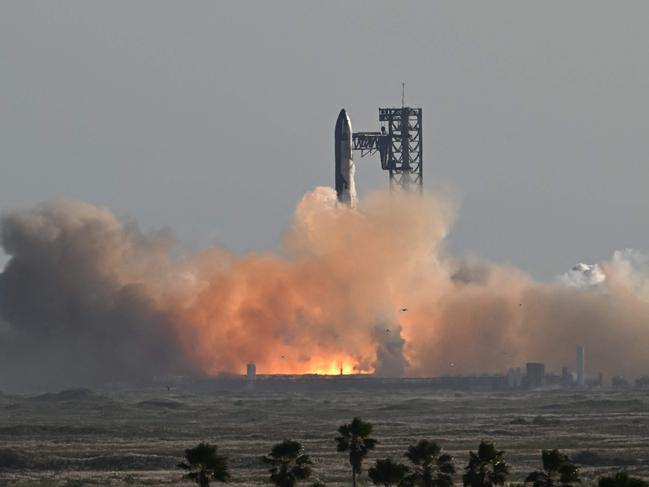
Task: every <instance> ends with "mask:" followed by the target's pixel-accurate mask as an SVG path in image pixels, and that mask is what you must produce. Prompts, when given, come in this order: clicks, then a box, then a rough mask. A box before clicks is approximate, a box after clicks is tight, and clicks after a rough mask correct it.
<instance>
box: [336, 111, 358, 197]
mask: <svg viewBox="0 0 649 487" xmlns="http://www.w3.org/2000/svg"><path fill="white" fill-rule="evenodd" d="M334 145H335V152H336V194H337V195H338V201H339V202H340V203H342V204H345V205H347V206H350V207H354V206H356V184H355V182H354V171H355V167H354V160H353V159H352V123H351V121H350V120H349V117H348V116H347V112H346V111H345V109H344V108H343V109H342V110H340V114H339V115H338V120H336V130H335V133H334Z"/></svg>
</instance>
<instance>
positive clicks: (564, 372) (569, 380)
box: [561, 367, 574, 387]
mask: <svg viewBox="0 0 649 487" xmlns="http://www.w3.org/2000/svg"><path fill="white" fill-rule="evenodd" d="M573 384H574V379H573V377H572V374H571V373H570V371H569V370H568V367H564V368H563V369H561V385H562V386H563V387H570V386H572V385H573Z"/></svg>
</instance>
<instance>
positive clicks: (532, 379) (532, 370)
mask: <svg viewBox="0 0 649 487" xmlns="http://www.w3.org/2000/svg"><path fill="white" fill-rule="evenodd" d="M525 368H526V372H527V376H526V384H527V387H529V388H534V387H542V386H544V385H545V364H542V363H539V362H528V363H527V364H526V366H525Z"/></svg>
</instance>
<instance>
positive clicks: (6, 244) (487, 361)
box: [0, 188, 649, 389]
mask: <svg viewBox="0 0 649 487" xmlns="http://www.w3.org/2000/svg"><path fill="white" fill-rule="evenodd" d="M453 215H454V208H453V206H452V205H451V204H449V203H448V202H446V201H444V200H443V199H440V198H438V197H436V196H433V195H423V196H419V195H408V194H393V195H389V194H385V193H380V192H379V193H375V194H373V195H371V196H370V197H368V198H367V199H366V201H364V202H363V203H362V204H361V205H360V206H359V207H358V208H357V209H354V208H350V207H347V206H345V205H338V204H337V195H336V192H335V191H334V190H332V189H331V188H316V189H315V190H314V191H312V192H310V193H307V194H306V195H305V196H304V197H303V199H302V201H301V202H300V203H299V204H298V206H297V209H296V212H295V216H294V220H293V223H292V226H291V228H290V229H289V231H288V232H287V234H286V236H285V238H284V240H283V242H282V246H281V250H280V251H279V252H276V253H260V254H251V255H245V256H237V255H233V254H231V253H229V252H227V251H225V250H224V249H221V248H212V249H208V250H206V251H204V252H202V253H200V254H198V255H193V256H190V257H188V258H185V259H182V260H180V261H179V260H176V259H173V258H172V257H171V249H172V247H173V237H172V236H171V235H170V234H169V232H158V233H152V234H147V233H144V232H142V231H141V230H139V229H138V227H137V225H136V224H135V223H134V222H132V221H122V220H118V219H117V218H115V217H114V216H113V215H112V214H111V213H110V212H109V211H108V210H105V209H100V208H96V207H94V206H91V205H88V204H85V203H79V202H55V203H49V204H44V205H39V206H37V207H35V208H33V209H27V210H18V211H14V212H9V213H6V214H5V215H4V216H3V218H2V220H1V222H0V230H1V237H2V245H3V248H4V250H5V252H6V253H7V254H8V255H9V256H10V259H9V261H8V263H7V265H6V267H5V269H4V271H3V272H2V273H1V274H0V388H10V389H19V388H27V387H31V388H38V387H46V386H47V387H49V388H51V387H55V386H59V387H65V386H77V385H81V384H89V385H91V384H93V383H97V382H103V381H114V380H133V379H137V378H146V379H150V378H151V376H152V375H159V374H216V373H219V372H234V373H241V372H242V371H243V370H245V364H246V363H247V362H255V363H256V364H257V370H258V371H259V373H328V374H337V373H339V371H340V368H341V365H342V368H343V371H344V373H352V372H364V373H376V374H379V375H386V376H399V375H411V376H434V375H439V374H444V373H463V372H482V371H485V372H489V371H491V372H498V371H503V370H505V369H506V368H507V367H510V366H515V365H520V364H521V363H524V362H526V361H535V360H541V361H544V362H545V363H546V364H547V366H548V368H550V369H558V368H559V367H561V366H564V365H567V366H571V365H573V362H574V350H575V347H576V346H577V345H578V344H579V345H584V346H585V347H586V348H587V349H588V353H589V358H590V363H591V364H592V367H593V368H596V369H597V370H603V371H604V372H606V373H609V374H622V375H626V376H637V375H640V374H643V373H646V367H647V362H646V358H645V355H646V354H645V350H646V349H647V347H648V346H649V326H647V324H646V322H647V317H649V299H647V298H648V297H649V286H648V285H647V279H646V276H647V273H646V272H645V266H644V263H645V262H647V259H644V258H643V257H642V254H640V253H637V252H632V251H625V252H618V253H616V254H615V256H614V257H613V259H611V260H610V261H608V262H601V263H599V264H598V265H597V266H593V267H589V266H578V267H576V268H575V269H573V274H572V277H573V278H575V276H576V277H577V278H578V279H577V280H578V281H579V282H581V281H583V278H582V277H583V276H582V275H584V276H587V277H588V279H590V280H588V282H590V281H592V280H595V281H596V284H597V285H573V284H572V283H571V282H565V281H564V280H561V279H560V280H558V281H557V282H555V283H550V284H545V283H539V282H536V281H534V280H533V279H532V278H530V277H529V276H527V275H526V274H524V273H522V272H520V271H518V270H516V269H513V268H509V267H504V266H499V265H496V264H493V263H490V262H485V261H482V260H480V259H477V258H463V259H457V258H453V257H452V256H448V255H447V254H446V252H445V251H444V239H445V237H446V235H447V232H448V231H449V229H450V226H451V223H452V220H453ZM575 273H577V274H575ZM573 281H574V279H573Z"/></svg>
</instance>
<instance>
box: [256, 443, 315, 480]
mask: <svg viewBox="0 0 649 487" xmlns="http://www.w3.org/2000/svg"><path fill="white" fill-rule="evenodd" d="M263 461H264V463H267V464H268V465H270V466H271V467H270V469H269V470H268V471H269V472H270V480H271V481H272V482H273V483H274V484H275V485H276V486H277V487H295V485H296V484H297V483H298V482H299V481H300V480H307V479H308V478H309V477H311V465H312V464H313V463H312V462H311V459H310V458H309V456H308V455H306V454H305V453H304V448H302V445H301V444H300V443H299V442H297V441H293V440H284V441H282V442H281V443H277V444H276V445H275V446H274V447H273V448H272V449H271V451H270V455H267V456H265V457H263Z"/></svg>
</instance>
